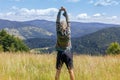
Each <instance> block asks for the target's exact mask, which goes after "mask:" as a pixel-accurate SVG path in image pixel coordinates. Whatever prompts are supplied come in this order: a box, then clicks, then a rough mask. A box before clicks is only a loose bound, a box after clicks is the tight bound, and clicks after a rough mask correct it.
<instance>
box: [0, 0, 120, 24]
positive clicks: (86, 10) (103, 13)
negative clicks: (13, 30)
mask: <svg viewBox="0 0 120 80" xmlns="http://www.w3.org/2000/svg"><path fill="white" fill-rule="evenodd" d="M61 6H64V7H65V8H66V9H67V11H68V14H69V17H70V20H71V21H79V22H102V23H114V24H120V10H119V9H120V0H0V19H8V20H13V21H26V20H34V19H45V20H52V21H55V20H56V15H57V12H58V9H59V8H60V7H61Z"/></svg>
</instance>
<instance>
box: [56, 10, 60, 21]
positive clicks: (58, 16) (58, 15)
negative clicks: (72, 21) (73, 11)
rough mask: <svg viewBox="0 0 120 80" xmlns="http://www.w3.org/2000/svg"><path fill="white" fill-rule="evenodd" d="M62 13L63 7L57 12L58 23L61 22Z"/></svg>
mask: <svg viewBox="0 0 120 80" xmlns="http://www.w3.org/2000/svg"><path fill="white" fill-rule="evenodd" d="M60 15H61V9H59V12H58V14H57V19H56V23H60Z"/></svg>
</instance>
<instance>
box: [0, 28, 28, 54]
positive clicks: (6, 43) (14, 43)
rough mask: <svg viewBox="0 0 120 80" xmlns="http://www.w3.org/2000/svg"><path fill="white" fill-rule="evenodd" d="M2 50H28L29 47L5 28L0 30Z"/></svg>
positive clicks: (0, 46) (0, 48) (0, 49)
mask: <svg viewBox="0 0 120 80" xmlns="http://www.w3.org/2000/svg"><path fill="white" fill-rule="evenodd" d="M0 51H3V52H18V51H20V52H23V51H25V52H28V51H29V47H27V46H26V44H25V43H24V42H23V41H22V40H21V39H19V38H18V37H15V36H13V35H10V34H8V33H7V32H6V31H5V30H1V31H0Z"/></svg>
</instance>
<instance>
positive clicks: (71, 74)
mask: <svg viewBox="0 0 120 80" xmlns="http://www.w3.org/2000/svg"><path fill="white" fill-rule="evenodd" d="M69 74H70V80H75V76H74V72H73V69H71V70H69Z"/></svg>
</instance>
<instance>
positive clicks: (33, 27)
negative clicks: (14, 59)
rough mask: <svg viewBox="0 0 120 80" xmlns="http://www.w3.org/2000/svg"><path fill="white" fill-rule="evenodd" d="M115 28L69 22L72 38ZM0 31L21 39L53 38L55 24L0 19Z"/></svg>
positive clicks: (108, 25) (40, 21) (43, 21)
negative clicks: (2, 30) (5, 31)
mask: <svg viewBox="0 0 120 80" xmlns="http://www.w3.org/2000/svg"><path fill="white" fill-rule="evenodd" d="M113 26H115V27H117V26H119V25H115V24H103V23H81V22H71V32H72V33H71V35H72V37H81V36H84V35H87V34H90V33H93V32H96V31H98V30H100V29H103V28H109V27H113ZM0 29H5V30H7V32H8V33H10V34H12V35H15V36H17V37H20V38H22V39H30V38H53V37H54V38H55V37H56V23H55V22H53V21H47V20H31V21H22V22H20V21H9V20H2V19H0Z"/></svg>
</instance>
